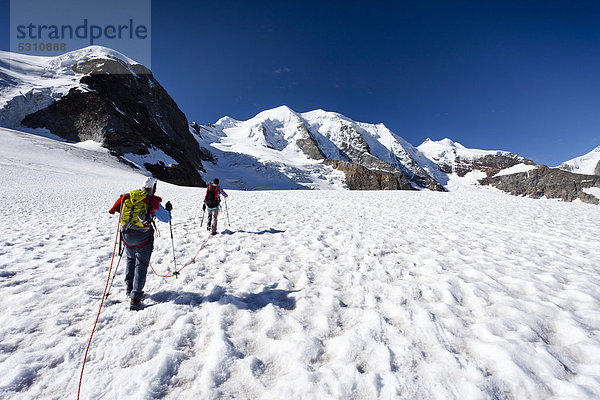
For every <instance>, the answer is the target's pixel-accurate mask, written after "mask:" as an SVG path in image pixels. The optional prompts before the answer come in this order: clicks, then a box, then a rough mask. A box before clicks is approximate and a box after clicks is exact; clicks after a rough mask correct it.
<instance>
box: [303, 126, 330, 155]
mask: <svg viewBox="0 0 600 400" xmlns="http://www.w3.org/2000/svg"><path fill="white" fill-rule="evenodd" d="M298 131H299V132H301V137H300V139H298V140H296V144H297V145H298V147H299V148H300V150H302V152H303V153H304V154H306V156H307V157H308V158H310V159H313V160H324V159H326V158H327V157H326V156H325V154H323V152H322V151H321V149H320V148H319V146H318V145H317V142H316V141H315V138H314V137H313V136H312V135H311V133H310V131H309V130H308V128H307V127H306V125H304V123H303V122H301V121H300V122H299V124H298Z"/></svg>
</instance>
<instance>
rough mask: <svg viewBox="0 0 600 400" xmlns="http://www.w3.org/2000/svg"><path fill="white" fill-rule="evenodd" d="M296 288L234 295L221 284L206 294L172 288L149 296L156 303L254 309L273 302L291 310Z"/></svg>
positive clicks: (270, 289) (294, 300)
mask: <svg viewBox="0 0 600 400" xmlns="http://www.w3.org/2000/svg"><path fill="white" fill-rule="evenodd" d="M294 292H298V290H280V289H274V288H272V287H266V288H264V289H263V291H262V292H260V293H249V294H246V295H243V296H234V295H232V294H227V290H226V289H225V288H224V287H222V286H215V288H214V289H213V290H212V292H211V293H210V294H208V295H206V296H201V295H199V294H198V293H192V292H176V291H172V290H163V291H161V292H158V293H155V294H153V295H151V296H149V298H150V299H152V300H153V301H155V302H157V303H167V302H172V303H175V304H186V305H191V306H197V305H200V304H202V303H207V302H208V303H219V304H232V305H234V306H236V307H237V308H239V309H242V310H251V311H256V310H259V309H261V308H264V307H266V306H267V305H269V304H273V305H274V306H276V307H279V308H283V309H284V310H293V309H294V308H296V299H294V298H293V297H290V294H291V293H294Z"/></svg>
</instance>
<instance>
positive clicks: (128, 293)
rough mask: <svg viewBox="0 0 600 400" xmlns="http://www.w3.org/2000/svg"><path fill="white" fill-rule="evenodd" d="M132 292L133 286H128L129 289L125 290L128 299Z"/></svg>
mask: <svg viewBox="0 0 600 400" xmlns="http://www.w3.org/2000/svg"><path fill="white" fill-rule="evenodd" d="M132 290H133V286H132V285H127V289H125V294H126V295H127V297H129V296H130V295H131V291H132Z"/></svg>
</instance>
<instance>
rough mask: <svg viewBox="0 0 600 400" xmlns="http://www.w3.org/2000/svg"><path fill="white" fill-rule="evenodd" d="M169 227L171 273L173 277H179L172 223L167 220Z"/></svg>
mask: <svg viewBox="0 0 600 400" xmlns="http://www.w3.org/2000/svg"><path fill="white" fill-rule="evenodd" d="M169 229H170V230H171V244H172V245H173V271H174V272H173V275H175V278H179V271H177V261H175V241H174V240H173V225H171V221H169Z"/></svg>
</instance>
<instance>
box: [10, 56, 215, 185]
mask: <svg viewBox="0 0 600 400" xmlns="http://www.w3.org/2000/svg"><path fill="white" fill-rule="evenodd" d="M73 70H74V71H75V72H77V73H81V74H85V75H84V76H83V77H82V78H81V80H80V82H81V84H83V85H85V86H87V88H88V91H82V90H80V89H79V88H74V89H71V90H70V91H69V93H68V94H67V95H65V96H63V97H62V98H60V99H58V100H57V101H56V102H54V103H53V104H51V105H50V106H48V107H46V108H44V109H42V110H39V111H37V112H35V113H33V114H30V115H28V116H26V117H25V118H24V119H23V121H22V125H24V126H27V127H30V128H46V129H48V130H50V132H52V133H53V134H55V135H57V136H60V137H62V138H65V139H67V140H72V141H82V140H89V139H91V140H95V141H98V142H101V143H102V144H103V146H104V147H106V148H108V149H110V150H111V151H112V152H113V153H116V154H117V155H120V156H122V155H125V154H127V153H134V154H137V155H145V154H149V153H150V151H154V150H156V149H159V150H161V151H163V152H164V153H165V154H167V155H168V156H170V157H171V158H172V159H173V160H175V161H176V164H173V165H165V164H164V163H161V162H158V163H155V164H150V163H145V164H144V166H145V167H146V169H147V170H148V171H150V172H151V173H152V174H153V175H154V176H156V177H157V178H159V179H163V180H165V181H167V182H171V183H174V184H179V185H187V186H206V184H205V182H204V181H203V180H202V178H201V176H200V174H199V172H198V171H199V170H200V171H204V168H203V166H202V163H201V160H207V159H209V157H208V156H207V154H206V152H203V151H201V150H200V149H199V146H198V142H197V141H196V139H195V138H194V137H193V135H192V134H191V133H190V132H189V128H188V123H187V119H186V117H185V115H184V114H183V112H182V111H181V110H180V109H179V107H178V106H177V104H176V103H175V102H174V101H173V99H172V98H171V96H169V94H168V93H167V92H166V91H165V90H164V88H163V87H162V86H160V84H159V83H158V82H157V81H156V79H155V78H154V76H153V75H152V73H151V72H150V71H149V70H148V69H147V68H146V67H144V66H142V65H139V64H134V65H129V64H127V63H125V62H124V61H122V60H120V59H117V58H112V57H109V56H107V58H102V59H100V58H93V59H88V60H83V61H80V62H78V63H77V64H75V65H74V66H73Z"/></svg>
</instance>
